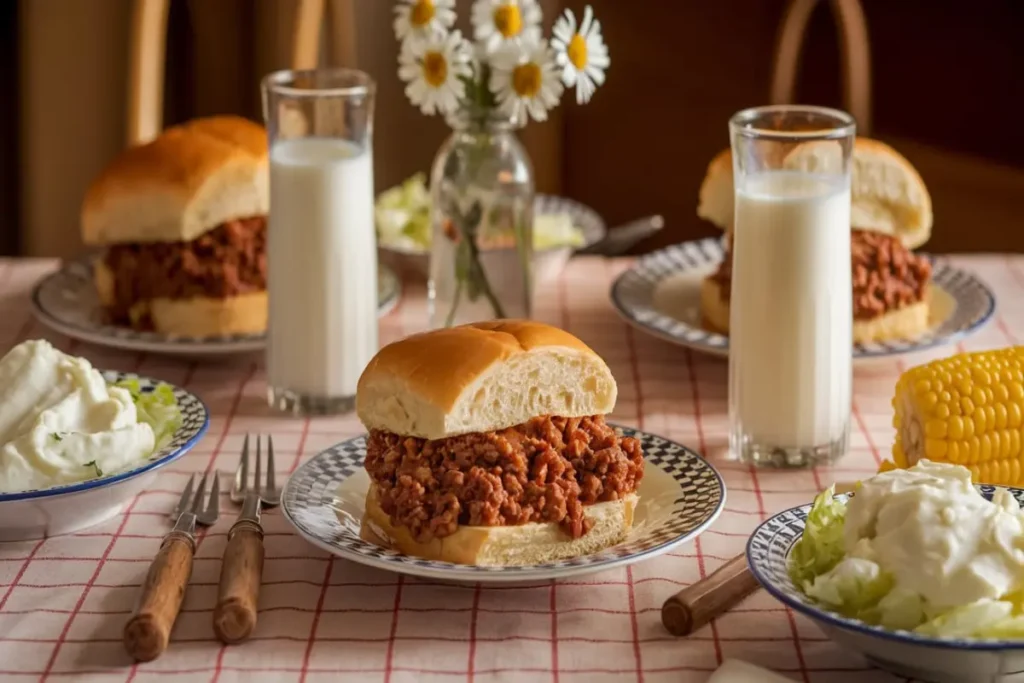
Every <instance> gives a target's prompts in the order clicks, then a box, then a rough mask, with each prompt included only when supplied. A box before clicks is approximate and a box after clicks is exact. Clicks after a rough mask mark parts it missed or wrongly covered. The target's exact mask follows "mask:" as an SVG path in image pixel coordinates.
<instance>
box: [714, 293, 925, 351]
mask: <svg viewBox="0 0 1024 683" xmlns="http://www.w3.org/2000/svg"><path fill="white" fill-rule="evenodd" d="M721 292H722V288H721V286H720V285H719V284H718V283H717V282H715V281H714V280H712V279H711V278H709V277H706V278H704V279H703V280H702V281H701V283H700V314H701V322H702V324H703V325H704V327H705V328H706V329H708V330H710V331H712V332H718V333H719V334H729V302H727V301H723V300H722V295H721ZM928 315H929V307H928V297H927V295H926V296H925V299H924V301H919V302H917V303H916V304H911V305H909V306H904V307H903V308H901V309H899V310H896V311H889V312H888V313H883V314H882V315H880V316H878V317H877V318H872V319H870V320H854V321H853V341H854V343H856V344H867V343H870V342H881V341H890V340H893V339H913V338H915V337H919V336H921V335H922V334H924V333H925V332H927V331H928Z"/></svg>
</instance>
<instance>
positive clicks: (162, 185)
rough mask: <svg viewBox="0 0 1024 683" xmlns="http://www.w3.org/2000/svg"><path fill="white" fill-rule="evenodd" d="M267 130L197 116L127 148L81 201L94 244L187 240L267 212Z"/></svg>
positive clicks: (85, 234)
mask: <svg viewBox="0 0 1024 683" xmlns="http://www.w3.org/2000/svg"><path fill="white" fill-rule="evenodd" d="M269 205H270V188H269V176H268V160H267V137H266V131H265V130H264V128H263V127H262V126H260V125H258V124H255V123H252V122H251V121H247V120H246V119H243V118H240V117H235V116H217V117H211V118H207V119H197V120H195V121H191V122H189V123H186V124H182V125H180V126H175V127H173V128H168V129H167V130H165V131H164V132H163V133H162V134H161V135H160V136H159V137H157V138H156V139H155V140H153V141H152V142H149V143H147V144H145V145H140V146H137V147H132V148H130V149H127V150H125V151H124V152H123V153H121V154H120V155H119V156H118V157H117V158H115V159H114V160H113V161H112V162H111V163H110V164H109V165H108V166H107V167H106V168H105V169H104V170H103V171H102V172H101V173H100V175H99V176H98V177H97V178H96V179H95V181H93V183H92V184H91V185H90V186H89V189H88V190H87V192H86V196H85V201H84V202H83V204H82V214H81V219H82V239H83V241H84V242H85V243H86V244H90V245H108V244H120V243H151V242H189V241H191V240H194V239H195V238H197V237H199V236H200V235H203V234H204V233H206V232H209V231H210V230H213V229H214V228H216V227H217V226H218V225H220V224H221V223H224V222H226V221H229V220H232V219H237V218H249V217H252V216H262V215H266V214H267V211H268V208H269Z"/></svg>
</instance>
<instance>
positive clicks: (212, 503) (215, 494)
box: [206, 470, 220, 519]
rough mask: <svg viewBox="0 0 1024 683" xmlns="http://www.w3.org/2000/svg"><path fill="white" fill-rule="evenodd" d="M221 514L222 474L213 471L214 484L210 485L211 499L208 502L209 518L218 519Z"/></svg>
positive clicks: (207, 515) (207, 512)
mask: <svg viewBox="0 0 1024 683" xmlns="http://www.w3.org/2000/svg"><path fill="white" fill-rule="evenodd" d="M218 515H220V475H219V474H217V472H216V470H215V471H214V473H213V486H212V487H210V500H209V501H208V502H207V503H206V517H207V519H217V517H218Z"/></svg>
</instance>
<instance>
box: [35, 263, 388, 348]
mask: <svg viewBox="0 0 1024 683" xmlns="http://www.w3.org/2000/svg"><path fill="white" fill-rule="evenodd" d="M92 263H93V261H92V259H91V258H86V259H80V260H76V261H68V262H66V263H64V264H63V265H61V267H60V268H59V269H58V270H56V271H55V272H53V273H50V274H49V275H46V276H45V277H43V278H42V279H41V280H40V281H39V282H38V283H36V286H35V289H33V291H32V312H33V314H35V316H36V318H37V319H38V320H39V322H41V323H42V324H44V325H46V326H47V327H49V328H51V329H53V330H56V331H57V332H60V333H61V334H64V335H67V336H68V337H72V338H73V339H79V340H81V341H84V342H89V343H90V344H97V345H99V346H108V347H111V348H115V349H125V350H128V351H140V352H147V353H159V354H166V355H181V356H207V355H222V354H236V353H246V352H250V351H260V350H262V349H263V347H264V346H265V345H266V335H265V334H239V335H230V336H223V337H205V338H197V337H182V336H177V335H168V334H160V333H157V332H140V331H138V330H133V329H131V328H128V327H122V326H119V325H111V324H109V323H107V322H105V320H104V315H103V310H102V308H101V307H100V303H99V299H98V298H97V296H96V286H95V284H94V283H93V275H92ZM401 289H402V285H401V283H400V281H399V279H398V276H397V275H395V273H394V272H393V271H392V270H391V269H390V268H388V267H386V266H384V265H383V264H381V265H380V266H379V267H378V269H377V302H378V308H377V313H378V315H386V314H387V313H388V312H390V311H391V310H392V309H393V308H394V307H395V306H396V305H397V304H398V298H399V296H400V295H401Z"/></svg>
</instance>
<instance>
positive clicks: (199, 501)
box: [192, 472, 207, 515]
mask: <svg viewBox="0 0 1024 683" xmlns="http://www.w3.org/2000/svg"><path fill="white" fill-rule="evenodd" d="M206 477H207V473H206V472H203V478H202V479H200V480H199V487H198V488H197V489H196V497H195V498H193V499H192V514H193V515H199V513H200V512H202V511H203V493H204V492H205V491H206Z"/></svg>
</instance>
